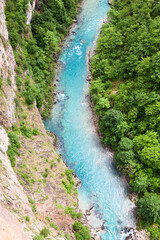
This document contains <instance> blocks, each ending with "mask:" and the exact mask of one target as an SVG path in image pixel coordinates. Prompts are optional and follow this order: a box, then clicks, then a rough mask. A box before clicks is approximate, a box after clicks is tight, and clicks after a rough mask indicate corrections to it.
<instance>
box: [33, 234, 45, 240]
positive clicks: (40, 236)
mask: <svg viewBox="0 0 160 240" xmlns="http://www.w3.org/2000/svg"><path fill="white" fill-rule="evenodd" d="M33 240H44V237H43V236H42V235H36V236H34V238H33Z"/></svg>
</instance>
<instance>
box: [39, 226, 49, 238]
mask: <svg viewBox="0 0 160 240" xmlns="http://www.w3.org/2000/svg"><path fill="white" fill-rule="evenodd" d="M49 234H50V232H49V229H48V228H46V227H44V228H43V229H42V230H41V231H40V235H42V236H43V237H44V238H46V237H47V236H48V235H49Z"/></svg>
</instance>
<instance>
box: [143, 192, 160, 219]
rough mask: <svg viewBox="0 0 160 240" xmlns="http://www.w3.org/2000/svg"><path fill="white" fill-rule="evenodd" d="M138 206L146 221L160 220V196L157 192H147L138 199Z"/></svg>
mask: <svg viewBox="0 0 160 240" xmlns="http://www.w3.org/2000/svg"><path fill="white" fill-rule="evenodd" d="M138 206H139V214H140V215H141V216H142V217H143V218H144V219H145V220H146V221H151V222H158V221H160V197H159V196H158V195H157V194H156V193H154V194H153V193H148V194H145V196H144V197H143V198H141V199H140V200H139V201H138Z"/></svg>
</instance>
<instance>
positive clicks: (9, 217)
mask: <svg viewBox="0 0 160 240" xmlns="http://www.w3.org/2000/svg"><path fill="white" fill-rule="evenodd" d="M35 4H36V2H35V1H33V4H32V6H31V4H30V2H29V8H28V11H27V22H26V24H27V25H29V24H30V22H31V18H32V14H33V10H34V8H35ZM15 69H16V62H15V59H14V53H13V49H12V47H11V45H10V43H9V40H8V31H7V25H6V19H5V0H0V83H1V80H2V85H1V84H0V213H1V214H0V222H1V224H0V239H3V240H4V239H5V240H31V239H33V237H34V236H35V235H38V234H39V233H40V230H41V229H42V228H44V227H47V228H49V230H50V239H57V240H62V239H66V237H65V234H68V235H69V236H70V238H71V239H75V236H74V234H73V232H72V224H73V223H74V220H73V219H72V218H71V216H70V214H68V213H66V211H65V209H66V208H68V207H72V209H74V211H77V195H76V188H75V187H73V190H72V194H71V195H70V194H68V193H67V191H66V189H65V187H64V184H63V183H62V182H63V181H65V182H66V183H67V184H69V182H68V180H67V175H66V174H65V171H66V169H67V167H66V166H65V164H64V163H63V162H62V161H59V160H57V159H58V156H57V154H56V153H55V150H54V146H53V138H52V137H50V136H48V134H47V133H46V131H45V128H44V125H43V121H42V120H41V116H40V114H39V111H38V109H37V107H36V104H33V106H32V108H31V109H28V108H27V106H26V105H25V104H23V99H22V103H21V108H22V109H21V111H22V112H21V113H23V114H24V113H25V123H26V125H27V126H28V127H30V128H31V129H33V128H36V129H38V130H39V134H38V135H37V136H32V137H31V138H26V137H24V136H23V135H22V133H21V132H19V133H18V135H19V139H20V143H21V148H20V156H16V166H15V167H14V169H13V168H12V167H11V163H10V160H9V158H8V155H7V149H8V146H9V144H10V143H9V138H8V135H7V132H6V130H9V131H11V128H10V127H11V126H12V124H13V123H16V126H17V127H18V128H20V121H21V120H22V119H20V118H16V117H15V113H17V114H19V115H18V116H20V115H21V113H19V112H18V111H19V110H17V111H16V104H15V98H16V92H17V87H16V79H15V78H16V76H15V75H16V74H15ZM26 216H27V217H29V219H30V220H29V221H26ZM53 226H55V227H53ZM68 235H67V236H68Z"/></svg>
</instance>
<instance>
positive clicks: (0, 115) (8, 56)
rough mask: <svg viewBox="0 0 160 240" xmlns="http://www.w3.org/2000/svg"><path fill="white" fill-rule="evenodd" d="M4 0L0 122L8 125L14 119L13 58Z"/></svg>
mask: <svg viewBox="0 0 160 240" xmlns="http://www.w3.org/2000/svg"><path fill="white" fill-rule="evenodd" d="M4 10H5V1H4V0H1V1H0V81H1V82H2V83H1V87H0V105H1V110H0V124H2V125H4V126H5V127H10V126H11V125H12V123H14V122H15V121H16V120H15V101H14V99H15V92H16V89H17V88H16V84H15V64H16V63H15V59H14V54H13V50H12V47H11V45H10V43H9V41H8V31H7V26H6V21H5V13H4Z"/></svg>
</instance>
